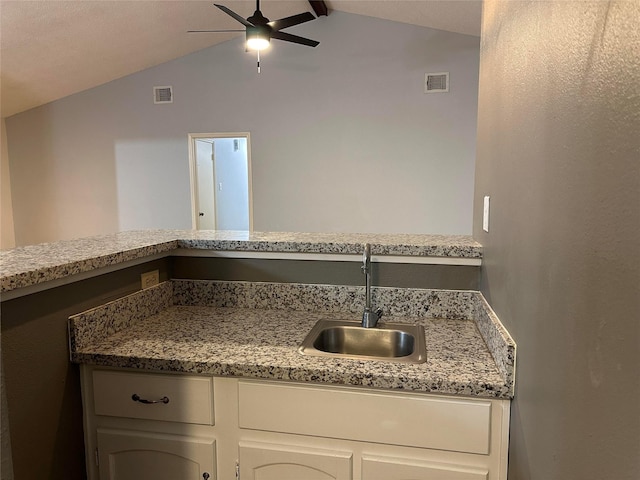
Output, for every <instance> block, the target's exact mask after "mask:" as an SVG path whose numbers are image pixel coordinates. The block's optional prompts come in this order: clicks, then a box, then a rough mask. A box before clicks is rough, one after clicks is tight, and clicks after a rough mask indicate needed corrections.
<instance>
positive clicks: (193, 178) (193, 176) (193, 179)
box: [188, 132, 253, 232]
mask: <svg viewBox="0 0 640 480" xmlns="http://www.w3.org/2000/svg"><path fill="white" fill-rule="evenodd" d="M205 138H213V139H216V138H246V140H247V177H248V178H247V186H248V189H249V192H248V193H249V199H248V201H249V231H250V232H253V186H252V180H251V179H252V174H251V134H250V133H249V132H223V133H189V134H188V139H189V182H190V189H191V228H192V229H193V230H197V229H198V211H199V205H198V183H197V173H196V171H197V165H196V141H197V140H202V139H205ZM213 171H214V175H215V166H214V169H213ZM213 187H214V191H215V184H214V186H213ZM215 223H217V222H215Z"/></svg>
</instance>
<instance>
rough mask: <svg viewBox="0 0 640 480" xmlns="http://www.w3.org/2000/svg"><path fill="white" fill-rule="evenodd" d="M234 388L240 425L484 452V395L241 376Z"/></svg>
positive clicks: (487, 407)
mask: <svg viewBox="0 0 640 480" xmlns="http://www.w3.org/2000/svg"><path fill="white" fill-rule="evenodd" d="M238 389H239V391H238V395H239V416H240V427H241V428H250V429H256V430H268V431H275V432H282V433H295V434H301V435H316V436H320V437H329V438H341V439H346V440H358V441H365V442H376V443H384V444H389V445H400V446H410V447H421V448H433V449H440V450H450V451H456V452H467V453H478V454H488V453H489V444H490V420H491V402H489V401H482V400H463V399H454V398H451V397H437V398H435V397H433V396H431V397H425V396H423V395H419V394H412V393H403V394H395V393H387V392H360V391H357V390H351V389H343V388H336V387H333V388H332V387H313V386H297V385H290V384H283V385H273V384H268V383H260V382H244V381H241V382H239V384H238Z"/></svg>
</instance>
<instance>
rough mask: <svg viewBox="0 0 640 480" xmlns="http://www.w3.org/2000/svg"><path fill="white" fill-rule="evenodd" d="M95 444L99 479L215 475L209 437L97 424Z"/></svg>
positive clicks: (162, 479)
mask: <svg viewBox="0 0 640 480" xmlns="http://www.w3.org/2000/svg"><path fill="white" fill-rule="evenodd" d="M97 445H98V452H99V454H98V456H99V470H100V478H101V479H103V480H107V479H108V480H141V479H153V480H176V479H181V480H189V479H193V480H202V479H204V480H207V479H210V480H214V479H215V446H216V442H215V440H214V439H212V438H197V437H185V436H180V435H171V434H161V433H154V432H141V431H136V430H110V429H101V428H99V429H98V431H97Z"/></svg>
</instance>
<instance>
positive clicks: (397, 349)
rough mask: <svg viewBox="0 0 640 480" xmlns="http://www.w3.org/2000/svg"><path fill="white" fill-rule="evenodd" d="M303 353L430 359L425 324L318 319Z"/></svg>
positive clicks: (408, 360) (410, 360) (409, 360)
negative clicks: (369, 324) (367, 323)
mask: <svg viewBox="0 0 640 480" xmlns="http://www.w3.org/2000/svg"><path fill="white" fill-rule="evenodd" d="M298 351H299V352H300V353H302V354H303V355H315V356H322V357H339V358H354V359H363V360H385V361H388V362H405V363H422V362H425V361H426V360H427V352H426V347H425V342H424V328H423V327H422V325H409V324H403V323H379V324H378V326H376V327H373V328H363V327H361V326H360V323H358V322H346V321H335V320H319V321H318V322H317V323H316V324H315V325H314V327H313V328H312V329H311V331H310V332H309V334H308V335H307V336H306V338H305V339H304V341H303V342H302V344H301V345H300V348H299V349H298Z"/></svg>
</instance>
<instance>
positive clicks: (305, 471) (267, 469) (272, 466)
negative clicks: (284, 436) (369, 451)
mask: <svg viewBox="0 0 640 480" xmlns="http://www.w3.org/2000/svg"><path fill="white" fill-rule="evenodd" d="M239 451H240V461H239V465H240V478H241V479H242V480H301V479H304V480H351V479H352V475H351V472H352V466H351V459H352V457H353V455H352V453H351V452H340V451H331V450H322V449H318V448H313V449H312V448H303V447H296V446H292V445H278V444H268V443H247V442H240V449H239Z"/></svg>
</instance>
